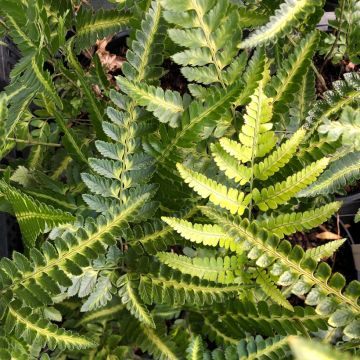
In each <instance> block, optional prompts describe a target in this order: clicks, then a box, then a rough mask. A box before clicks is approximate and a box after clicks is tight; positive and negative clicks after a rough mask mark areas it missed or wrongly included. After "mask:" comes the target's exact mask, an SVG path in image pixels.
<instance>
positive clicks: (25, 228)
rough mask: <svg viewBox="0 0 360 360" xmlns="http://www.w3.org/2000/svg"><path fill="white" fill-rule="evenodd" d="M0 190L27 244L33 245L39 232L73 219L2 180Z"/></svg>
mask: <svg viewBox="0 0 360 360" xmlns="http://www.w3.org/2000/svg"><path fill="white" fill-rule="evenodd" d="M0 192H2V193H3V194H4V196H5V197H6V199H7V200H8V201H9V203H10V204H11V206H12V208H13V210H14V212H15V216H16V218H17V221H18V223H19V225H20V229H21V233H22V235H23V237H24V240H25V242H26V244H27V245H28V246H34V245H35V241H36V238H37V237H38V235H39V234H40V233H43V232H45V231H50V230H51V229H52V228H54V227H56V226H57V225H60V224H63V223H67V222H72V221H74V220H75V217H74V216H73V215H71V214H69V213H65V212H63V211H62V210H58V209H55V208H53V207H52V206H50V205H46V204H44V203H40V202H39V201H37V200H35V199H34V198H32V197H31V196H29V195H26V194H24V193H22V192H21V191H19V190H17V189H16V188H14V187H12V186H10V185H8V184H6V183H5V182H3V181H0Z"/></svg>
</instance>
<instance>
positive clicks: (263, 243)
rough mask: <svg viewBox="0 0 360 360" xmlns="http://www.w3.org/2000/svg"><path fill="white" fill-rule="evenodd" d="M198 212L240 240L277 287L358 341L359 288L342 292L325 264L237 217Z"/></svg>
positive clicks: (342, 287)
mask: <svg viewBox="0 0 360 360" xmlns="http://www.w3.org/2000/svg"><path fill="white" fill-rule="evenodd" d="M202 211H203V212H204V213H205V214H206V215H207V216H209V217H210V218H211V219H213V220H214V221H215V222H216V223H217V224H219V225H220V226H221V227H222V228H224V230H226V232H227V233H228V234H229V235H231V236H233V237H234V238H240V239H243V241H245V243H246V244H248V247H249V248H251V251H250V252H249V257H251V259H254V260H256V264H257V265H258V266H259V267H262V268H265V267H266V268H270V269H271V271H270V273H271V274H272V275H273V276H275V277H276V278H277V284H278V285H281V286H290V285H291V292H292V293H293V294H295V295H297V296H303V295H306V294H307V296H306V299H305V303H306V304H308V305H313V306H314V305H316V306H317V308H316V311H317V312H318V313H319V314H321V315H327V316H329V324H330V325H331V326H333V327H345V328H344V332H345V333H346V334H347V336H349V337H351V338H358V337H360V333H359V332H358V330H356V326H358V325H359V322H360V320H359V319H358V314H359V310H360V307H359V305H358V298H359V296H360V284H359V283H358V282H357V281H352V282H351V283H350V284H349V285H348V286H347V287H346V288H345V285H346V281H345V278H344V277H343V276H342V275H341V274H339V273H335V274H331V268H330V267H329V265H328V264H326V263H320V264H319V265H317V263H316V261H314V260H313V259H311V258H309V257H307V256H305V253H304V251H303V250H302V248H300V247H299V246H295V247H294V248H292V247H291V245H290V243H289V242H287V241H280V239H279V238H278V237H277V236H275V235H272V234H270V233H269V232H267V231H266V230H264V229H261V230H260V229H259V228H258V227H257V226H256V224H255V223H252V224H250V223H249V221H248V220H246V219H244V220H242V221H241V219H239V218H238V217H234V216H231V215H228V216H226V215H224V214H223V213H221V212H219V211H217V210H215V209H212V208H209V207H206V208H203V209H202Z"/></svg>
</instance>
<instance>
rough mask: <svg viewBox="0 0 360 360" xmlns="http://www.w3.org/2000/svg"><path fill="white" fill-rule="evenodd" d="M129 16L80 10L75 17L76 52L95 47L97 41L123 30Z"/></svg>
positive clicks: (113, 12)
mask: <svg viewBox="0 0 360 360" xmlns="http://www.w3.org/2000/svg"><path fill="white" fill-rule="evenodd" d="M130 18H131V14H129V13H125V12H122V11H119V10H102V9H100V10H99V11H97V12H96V13H94V12H92V11H91V10H83V8H82V10H81V11H80V12H79V13H78V14H77V16H76V35H75V44H76V52H77V53H79V52H80V51H81V50H83V49H87V48H89V47H90V46H93V45H95V43H96V41H97V40H101V39H103V38H106V37H107V36H109V35H112V34H115V33H117V32H120V31H122V30H125V29H126V28H127V27H128V26H129V22H130Z"/></svg>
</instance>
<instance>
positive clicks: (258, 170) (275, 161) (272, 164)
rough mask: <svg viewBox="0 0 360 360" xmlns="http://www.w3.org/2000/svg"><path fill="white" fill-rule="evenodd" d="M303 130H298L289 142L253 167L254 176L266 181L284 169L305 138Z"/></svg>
mask: <svg viewBox="0 0 360 360" xmlns="http://www.w3.org/2000/svg"><path fill="white" fill-rule="evenodd" d="M305 134H306V132H305V130H304V129H299V130H298V131H297V132H296V133H295V134H294V135H293V136H292V137H291V138H290V139H289V140H287V141H286V142H284V143H283V144H282V145H281V146H280V147H279V148H277V149H276V150H275V151H274V152H272V153H271V154H270V155H269V156H267V157H266V158H265V159H264V160H263V161H262V162H260V163H258V164H255V165H254V176H255V177H256V178H258V179H259V180H267V179H268V178H269V177H270V176H272V175H274V174H275V173H276V172H278V171H279V169H280V168H282V167H284V166H285V165H286V164H287V163H288V162H289V161H290V160H291V158H292V157H293V156H294V154H295V152H296V150H297V148H298V146H299V144H300V143H301V141H302V140H303V139H304V137H305Z"/></svg>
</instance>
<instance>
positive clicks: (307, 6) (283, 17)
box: [239, 0, 319, 49]
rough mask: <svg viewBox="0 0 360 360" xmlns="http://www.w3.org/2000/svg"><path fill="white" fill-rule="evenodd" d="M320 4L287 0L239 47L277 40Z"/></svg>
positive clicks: (303, 0)
mask: <svg viewBox="0 0 360 360" xmlns="http://www.w3.org/2000/svg"><path fill="white" fill-rule="evenodd" d="M318 5H319V3H318V2H316V1H314V0H297V1H294V0H285V1H284V2H283V3H282V4H281V5H280V7H279V8H278V9H277V10H275V14H274V15H272V16H271V17H270V20H269V22H268V23H267V24H265V25H263V26H261V27H260V28H259V29H257V30H255V31H254V32H253V33H252V34H250V36H249V37H248V38H247V39H245V40H244V41H243V42H241V43H240V45H239V47H240V48H241V49H244V48H249V47H256V46H258V45H261V44H268V43H270V42H276V41H277V40H278V39H279V38H281V37H283V36H285V35H286V34H287V33H288V32H290V31H291V30H292V29H293V28H294V27H296V26H297V25H298V24H299V22H300V21H301V20H303V19H304V18H305V17H307V16H309V15H310V14H312V13H313V12H314V11H315V10H316V7H317V6H318Z"/></svg>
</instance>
